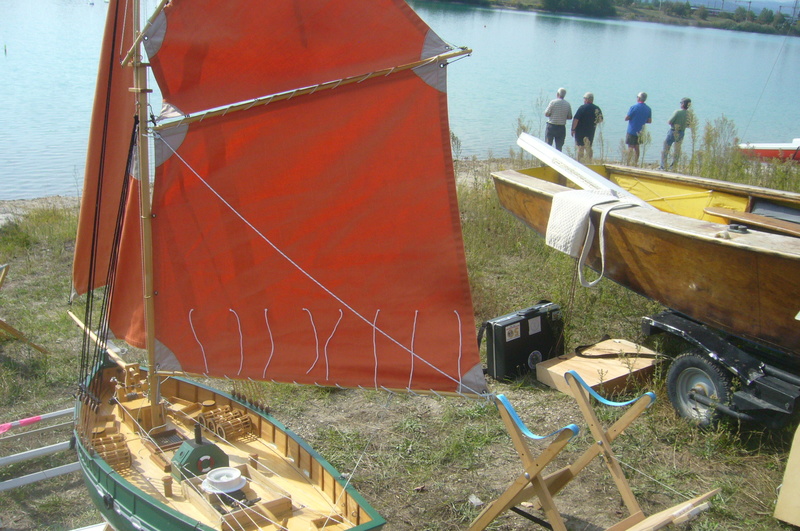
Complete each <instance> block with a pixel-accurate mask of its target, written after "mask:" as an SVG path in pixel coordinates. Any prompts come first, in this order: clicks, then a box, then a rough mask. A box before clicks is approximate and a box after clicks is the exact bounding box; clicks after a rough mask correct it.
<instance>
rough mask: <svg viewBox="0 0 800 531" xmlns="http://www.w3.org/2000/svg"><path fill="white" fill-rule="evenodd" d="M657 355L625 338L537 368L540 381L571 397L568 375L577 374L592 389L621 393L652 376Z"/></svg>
mask: <svg viewBox="0 0 800 531" xmlns="http://www.w3.org/2000/svg"><path fill="white" fill-rule="evenodd" d="M656 356H657V353H656V352H655V351H652V350H650V349H648V348H645V347H643V346H641V345H637V344H636V343H632V342H630V341H626V340H624V339H608V340H606V341H601V342H600V343H597V344H596V345H593V346H591V347H589V348H587V349H585V350H583V351H582V352H581V355H580V356H579V355H577V354H570V355H567V356H559V357H557V358H552V359H549V360H547V361H543V362H541V363H539V364H537V365H536V378H537V379H538V380H539V381H540V382H542V383H543V384H545V385H548V386H550V387H553V388H555V389H558V390H559V391H561V392H562V393H567V394H569V388H568V387H567V382H566V380H564V374H566V372H567V371H575V372H577V373H578V374H580V375H581V378H583V380H584V381H585V382H586V383H587V384H589V386H591V388H592V389H594V390H595V391H598V392H602V393H605V394H609V393H615V392H619V391H622V390H624V389H625V387H626V386H627V385H628V384H629V383H630V382H631V381H633V380H635V379H640V378H643V377H645V376H647V375H649V374H650V373H651V372H652V370H653V367H654V366H655V364H656V363H657V361H658V360H657V359H656Z"/></svg>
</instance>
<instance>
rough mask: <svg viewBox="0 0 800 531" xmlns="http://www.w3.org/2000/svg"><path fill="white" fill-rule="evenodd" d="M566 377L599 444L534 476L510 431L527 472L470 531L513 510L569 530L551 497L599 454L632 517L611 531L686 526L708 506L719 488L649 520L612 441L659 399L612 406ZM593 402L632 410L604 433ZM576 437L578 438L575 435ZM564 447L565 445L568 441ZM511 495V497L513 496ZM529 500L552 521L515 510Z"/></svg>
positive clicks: (572, 376)
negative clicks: (552, 469)
mask: <svg viewBox="0 0 800 531" xmlns="http://www.w3.org/2000/svg"><path fill="white" fill-rule="evenodd" d="M564 378H565V379H566V381H567V385H568V386H569V389H570V392H571V393H572V396H573V397H574V398H575V400H576V401H577V403H578V407H579V408H580V410H581V413H582V414H583V417H584V419H585V420H586V422H587V424H588V426H589V430H590V431H591V433H592V436H593V437H594V439H595V443H594V444H592V445H591V446H590V447H589V448H588V449H586V451H585V452H584V453H583V454H582V455H581V456H580V457H579V458H578V459H577V460H576V461H575V462H574V463H572V464H571V465H569V466H567V467H564V468H562V469H560V470H557V471H556V472H553V473H552V474H549V475H547V476H544V477H542V476H541V469H539V468H537V469H536V470H535V472H536V474H535V475H534V474H532V473H530V472H529V471H528V468H530V467H529V466H528V461H529V460H530V459H531V457H530V450H529V449H528V447H527V445H525V447H524V452H523V451H520V440H519V436H518V435H517V434H515V433H514V430H512V429H511V428H509V433H511V438H512V440H513V441H514V445H515V447H517V451H518V452H519V453H520V455H521V456H522V459H523V466H524V468H525V469H526V470H525V473H524V474H523V475H522V476H520V477H519V478H518V479H517V480H516V481H515V482H514V484H513V485H512V486H511V487H509V488H508V489H507V490H506V492H505V493H504V494H503V496H501V497H500V498H499V499H498V500H497V501H495V502H493V503H491V504H490V505H488V506H487V507H486V509H484V510H483V512H481V514H480V515H479V516H478V518H477V519H476V520H475V522H473V524H472V527H471V528H470V530H471V531H477V530H480V529H484V528H485V527H486V526H487V525H488V524H489V523H490V522H491V521H492V520H493V519H494V518H497V516H499V515H500V514H502V513H503V512H505V511H506V510H513V511H514V512H517V513H520V514H523V515H524V516H526V517H528V518H529V519H531V520H533V521H535V522H537V523H539V524H541V525H543V526H544V527H547V528H549V529H554V530H556V531H566V530H567V527H566V525H565V523H564V520H563V518H562V517H561V513H560V512H559V511H558V509H557V508H556V506H555V503H554V501H553V496H554V495H555V494H557V493H558V492H559V491H560V490H561V489H563V488H564V487H565V486H567V484H569V482H570V481H572V480H573V479H575V477H577V475H578V474H579V473H580V472H581V470H583V469H584V468H586V466H587V465H588V464H589V463H591V462H592V460H593V459H594V458H595V457H597V456H598V455H601V454H602V455H603V458H604V461H605V462H606V465H607V467H608V470H609V472H611V476H612V478H613V480H614V483H615V484H616V486H617V490H618V491H619V493H620V495H621V496H622V500H623V502H624V504H625V507H626V508H627V510H628V512H629V516H628V517H627V518H624V519H623V520H621V521H620V522H618V523H616V524H615V525H613V526H611V527H609V528H608V529H607V530H606V531H645V530H655V529H660V528H662V527H665V526H667V525H670V524H678V523H683V522H686V521H688V520H690V519H692V518H693V517H694V516H696V515H697V514H698V513H700V512H702V511H704V510H706V509H707V508H708V507H709V504H708V502H707V501H706V500H708V499H709V498H711V497H712V496H714V495H715V494H717V493H718V492H719V489H714V490H712V491H709V492H707V493H705V494H702V495H700V496H697V497H696V498H692V499H691V500H688V501H685V502H683V503H679V504H678V505H675V506H674V507H671V508H669V509H666V510H664V511H661V512H659V513H657V514H654V515H652V516H649V517H646V516H645V514H644V512H643V511H642V509H641V507H640V506H639V503H638V502H637V501H636V497H635V496H634V495H633V492H632V491H631V488H630V485H629V484H628V480H627V479H626V478H625V474H624V473H623V472H622V468H621V467H620V464H619V461H618V460H617V458H616V456H615V455H614V451H613V450H612V448H611V443H612V442H614V440H615V439H616V438H617V437H618V436H619V435H620V434H621V433H622V432H623V431H624V430H625V429H626V428H627V427H628V426H629V425H630V424H631V423H632V422H633V421H634V420H635V419H636V418H637V417H638V416H639V415H641V414H642V412H643V411H644V410H645V409H647V408H648V407H650V406H651V405H652V404H653V402H655V399H656V395H655V394H654V393H652V392H648V393H645V394H643V395H642V396H640V397H639V398H635V399H633V400H629V401H627V402H612V401H609V400H606V399H605V398H603V397H602V396H600V395H599V394H597V392H596V391H595V390H594V389H592V388H591V387H589V386H588V385H587V384H586V383H585V382H584V381H583V379H582V378H581V377H580V375H578V373H576V372H575V371H569V372H567V373H566V374H565V375H564ZM592 397H594V398H595V399H596V400H597V401H599V402H600V403H601V404H604V405H607V406H614V407H625V406H631V407H630V409H628V411H626V412H625V413H624V414H623V415H622V416H621V417H620V418H619V419H618V420H617V421H616V422H614V423H613V424H612V425H611V426H610V427H609V428H608V429H604V428H603V426H602V424H601V423H600V421H599V420H598V418H597V415H596V414H595V412H594V409H593V408H592V405H591V398H592ZM509 406H510V404H509ZM500 411H501V415H503V409H502V408H501V410H500ZM512 411H513V410H512ZM504 420H505V415H504ZM506 425H507V426H509V423H508V422H506ZM575 433H577V431H576V432H575ZM555 443H556V441H553V443H551V445H550V447H548V448H547V449H546V450H545V451H544V452H542V455H540V456H539V458H538V459H539V460H541V459H542V457H543V456H544V455H545V454H546V453H548V452H549V451H550V449H551V447H553V446H554V445H555ZM522 444H523V445H524V444H525V443H524V441H522ZM564 444H566V441H565V442H564ZM563 446H564V445H562V446H561V447H559V448H558V451H560V450H561V448H563ZM556 454H557V452H556ZM526 456H527V457H526ZM553 457H555V454H554V455H553V456H550V457H549V458H548V459H546V462H544V463H543V464H542V468H543V467H544V466H546V464H547V463H549V462H550V461H552V459H553ZM520 484H521V485H520ZM512 491H513V494H510V493H511V492H512ZM534 498H535V500H534ZM526 500H533V508H534V509H541V510H542V512H544V513H545V515H546V517H547V520H548V521H547V522H542V521H541V519H540V518H538V517H535V516H533V515H530V514H528V513H525V512H524V511H521V510H519V509H517V508H516V505H517V504H519V503H521V502H523V501H526Z"/></svg>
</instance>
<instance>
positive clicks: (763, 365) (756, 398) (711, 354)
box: [642, 310, 800, 428]
mask: <svg viewBox="0 0 800 531" xmlns="http://www.w3.org/2000/svg"><path fill="white" fill-rule="evenodd" d="M642 330H643V332H644V333H645V335H648V336H651V335H654V334H658V333H667V334H670V335H672V336H676V337H678V338H679V339H681V340H683V341H684V342H686V343H688V344H689V345H690V349H689V351H687V352H685V353H684V354H682V355H681V356H678V357H676V358H675V360H674V361H673V363H672V365H671V366H670V369H669V371H668V373H667V391H668V393H669V395H670V401H671V402H672V404H673V406H674V407H675V409H676V410H677V411H678V413H679V414H680V415H681V416H685V417H689V418H693V419H694V420H697V421H698V422H699V423H700V424H701V425H707V424H710V423H711V422H713V420H714V417H715V416H717V415H718V414H720V413H721V414H725V415H728V416H731V417H734V418H737V419H740V420H744V421H752V422H758V423H761V424H763V425H765V426H767V427H770V428H777V427H781V426H783V425H785V424H786V423H787V422H788V421H789V420H790V418H791V416H792V414H793V413H794V411H795V408H796V406H797V400H798V398H800V376H798V375H797V374H794V373H792V372H789V371H787V370H784V369H781V368H778V367H776V366H775V365H773V364H770V363H768V362H767V361H772V360H776V361H777V360H779V359H780V358H781V354H780V353H779V352H778V351H775V350H772V349H768V348H766V347H762V346H760V345H757V344H755V343H752V342H750V341H747V340H744V339H741V338H738V337H735V336H731V335H728V334H725V333H724V332H721V331H719V330H716V329H714V328H712V327H710V326H708V325H705V324H703V323H701V322H699V321H695V320H693V319H691V318H689V317H687V316H685V315H683V314H681V313H678V312H676V311H674V310H666V311H664V312H661V313H659V314H657V315H654V316H646V317H643V318H642ZM765 360H766V361H765ZM732 377H735V378H738V380H739V381H740V382H741V386H733V385H731V384H732ZM734 388H736V390H735V391H733V389H734Z"/></svg>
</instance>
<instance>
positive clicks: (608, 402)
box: [564, 371, 656, 407]
mask: <svg viewBox="0 0 800 531" xmlns="http://www.w3.org/2000/svg"><path fill="white" fill-rule="evenodd" d="M567 374H568V375H570V376H572V377H573V378H575V381H576V382H578V383H579V384H580V385H581V386H582V387H583V388H584V389H586V390H587V391H588V392H589V394H590V395H592V396H593V397H595V398H596V399H597V401H598V402H600V403H601V404H604V405H606V406H614V407H621V406H629V405H631V404H633V403H634V402H637V401H639V400H641V399H642V398H644V397H649V398H650V403H649V404H647V407H650V406H652V405H653V402H655V401H656V394H655V393H654V392H652V391H648V392H646V393H645V394H643V395H642V396H640V397H638V398H634V399H632V400H628V401H627V402H614V401H611V400H608V399H605V398H603V397H602V396H600V395H599V394H598V393H597V391H595V390H594V389H592V388H591V387H589V384H587V383H586V382H584V381H583V378H581V375H580V374H578V373H577V372H575V371H567V373H566V374H565V375H564V377H565V378H566V376H567Z"/></svg>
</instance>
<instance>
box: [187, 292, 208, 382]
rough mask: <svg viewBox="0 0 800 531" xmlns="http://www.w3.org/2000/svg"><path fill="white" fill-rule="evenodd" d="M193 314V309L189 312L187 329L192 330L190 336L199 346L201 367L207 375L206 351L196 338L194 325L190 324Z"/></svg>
mask: <svg viewBox="0 0 800 531" xmlns="http://www.w3.org/2000/svg"><path fill="white" fill-rule="evenodd" d="M193 312H194V308H192V309H191V310H189V328H191V329H192V334H193V335H194V340H195V341H197V344H198V345H199V346H200V352H201V353H202V354H203V365H205V368H206V374H208V359H207V358H206V349H205V348H203V344H202V343H201V342H200V339H199V338H198V337H197V332H196V331H195V329H194V323H193V322H192V313H193Z"/></svg>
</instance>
